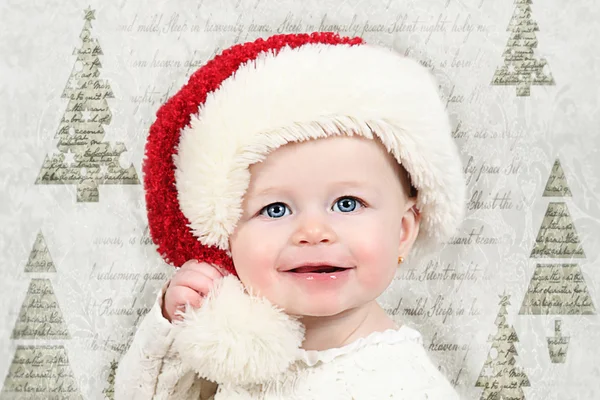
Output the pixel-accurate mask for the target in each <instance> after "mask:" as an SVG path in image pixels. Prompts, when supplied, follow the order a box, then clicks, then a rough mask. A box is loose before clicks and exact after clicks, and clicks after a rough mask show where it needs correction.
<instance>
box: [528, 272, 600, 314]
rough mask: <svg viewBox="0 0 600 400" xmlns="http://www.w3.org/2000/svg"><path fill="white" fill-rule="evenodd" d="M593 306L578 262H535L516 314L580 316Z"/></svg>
mask: <svg viewBox="0 0 600 400" xmlns="http://www.w3.org/2000/svg"><path fill="white" fill-rule="evenodd" d="M595 313H596V309H595V307H594V304H593V303H592V298H591V297H590V294H589V292H588V290H587V286H586V284H585V281H584V279H583V275H582V274H581V269H580V268H579V265H577V264H537V265H536V267H535V271H534V272H533V277H532V278H531V282H530V283H529V287H528V289H527V293H526V294H525V298H524V299H523V304H522V305H521V310H520V311H519V314H521V315H523V314H529V315H582V314H595Z"/></svg>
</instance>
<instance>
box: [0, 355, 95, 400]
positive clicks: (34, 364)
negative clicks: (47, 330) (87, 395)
mask: <svg viewBox="0 0 600 400" xmlns="http://www.w3.org/2000/svg"><path fill="white" fill-rule="evenodd" d="M0 399H3V400H9V399H10V400H15V399H61V400H62V399H65V400H82V399H83V397H82V396H81V393H80V392H79V387H78V385H77V380H76V379H75V377H74V375H73V371H72V369H71V366H70V364H69V358H68V356H67V351H66V349H65V348H64V346H60V345H59V346H21V345H19V346H17V350H16V351H15V356H14V358H13V362H12V364H11V366H10V368H9V371H8V375H7V377H6V380H5V381H4V386H3V388H2V392H0Z"/></svg>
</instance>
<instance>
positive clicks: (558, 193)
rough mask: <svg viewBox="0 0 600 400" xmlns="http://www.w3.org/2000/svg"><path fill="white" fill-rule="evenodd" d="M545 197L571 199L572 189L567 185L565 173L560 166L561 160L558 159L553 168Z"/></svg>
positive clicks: (545, 190)
mask: <svg viewBox="0 0 600 400" xmlns="http://www.w3.org/2000/svg"><path fill="white" fill-rule="evenodd" d="M542 196H543V197H567V196H568V197H571V196H572V194H571V189H569V185H568V184H567V178H566V177H565V172H564V171H563V169H562V166H561V165H560V160H559V159H558V158H557V159H556V160H555V161H554V165H553V166H552V171H551V172H550V176H549V177H548V181H547V182H546V187H545V188H544V194H543V195H542Z"/></svg>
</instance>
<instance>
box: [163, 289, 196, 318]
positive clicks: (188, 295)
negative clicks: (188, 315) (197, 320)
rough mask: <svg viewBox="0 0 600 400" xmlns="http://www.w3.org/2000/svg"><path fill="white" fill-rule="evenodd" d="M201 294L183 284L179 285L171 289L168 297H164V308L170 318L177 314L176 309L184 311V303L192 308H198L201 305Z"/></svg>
mask: <svg viewBox="0 0 600 400" xmlns="http://www.w3.org/2000/svg"><path fill="white" fill-rule="evenodd" d="M202 300H203V299H202V296H201V295H199V294H198V293H197V292H196V291H195V290H193V289H190V288H187V287H185V286H179V287H177V288H176V290H174V291H173V293H172V294H171V296H170V298H169V299H166V304H165V308H166V311H167V313H168V314H169V316H170V317H171V318H173V317H174V316H175V315H177V311H178V310H179V311H181V312H183V311H185V306H186V304H189V305H190V306H191V307H192V308H199V307H200V306H201V305H202Z"/></svg>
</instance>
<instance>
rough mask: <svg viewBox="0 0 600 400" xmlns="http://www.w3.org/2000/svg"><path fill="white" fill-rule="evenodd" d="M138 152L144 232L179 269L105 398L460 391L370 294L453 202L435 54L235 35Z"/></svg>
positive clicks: (415, 251) (443, 220)
mask: <svg viewBox="0 0 600 400" xmlns="http://www.w3.org/2000/svg"><path fill="white" fill-rule="evenodd" d="M146 155H147V159H146V160H145V164H144V172H145V177H144V179H145V189H146V201H147V207H148V219H149V224H150V232H151V235H152V237H153V240H154V241H155V242H156V243H157V244H158V250H159V252H160V253H161V255H163V257H164V258H165V259H166V260H167V261H168V262H170V263H172V264H173V265H175V266H176V267H180V268H178V270H177V272H176V273H175V274H174V276H173V277H172V278H171V280H170V281H169V282H167V283H166V284H165V285H164V286H163V288H162V290H161V291H160V293H158V296H157V298H156V302H155V305H154V307H153V308H152V310H151V311H150V313H149V314H148V315H147V316H146V317H145V318H144V320H143V321H142V323H141V325H140V326H139V328H138V330H137V332H136V335H135V338H134V340H133V343H132V345H131V347H130V349H129V350H128V352H127V354H126V355H125V356H124V357H123V359H122V360H121V362H120V365H119V368H118V370H117V375H116V382H115V399H117V400H118V399H151V398H160V399H194V400H196V399H215V400H220V399H349V400H350V399H356V400H363V399H384V398H385V399H388V398H394V399H411V400H418V399H429V400H435V399H440V400H441V399H444V400H448V399H458V395H457V394H456V392H455V390H454V389H453V388H452V386H451V385H450V384H449V382H448V381H447V380H446V378H445V377H443V376H442V375H441V373H440V372H439V371H438V369H437V368H436V367H435V365H433V363H432V362H431V360H430V359H429V357H428V356H427V354H426V352H425V349H424V348H423V342H422V337H421V335H420V333H419V332H417V331H416V330H414V329H412V328H410V327H408V326H407V325H403V324H399V323H396V322H395V321H394V320H392V319H391V318H390V317H389V316H388V315H387V314H386V313H385V311H384V310H383V309H382V308H381V306H380V305H379V304H378V303H377V301H376V299H377V298H378V297H379V296H380V295H381V294H382V292H383V291H384V290H385V289H386V288H387V287H388V286H389V285H390V283H391V282H392V280H393V278H394V275H395V273H396V270H397V268H398V264H401V263H402V262H403V261H404V259H405V258H408V254H409V252H410V254H411V257H412V256H413V255H417V256H418V255H421V254H424V253H425V252H426V251H427V250H430V249H432V248H433V247H434V246H435V245H436V244H439V243H440V242H441V241H442V240H444V239H445V238H447V237H448V236H449V235H451V234H452V233H453V232H454V230H455V229H456V227H457V226H458V224H459V223H460V221H461V219H462V216H463V203H464V196H465V194H464V190H465V183H464V178H463V175H462V164H461V161H460V157H459V155H458V151H457V149H456V146H455V145H454V143H453V141H452V138H451V135H450V128H449V123H448V119H447V116H446V114H445V110H444V107H443V105H442V103H441V101H440V99H439V95H438V93H437V89H436V84H435V81H434V80H433V79H432V77H431V76H430V75H429V72H428V71H427V70H425V69H424V68H422V67H421V66H419V65H418V64H417V63H416V62H414V61H411V60H408V59H406V58H404V57H401V56H400V55H397V54H394V53H392V52H390V51H388V50H385V49H382V48H378V47H372V46H368V45H366V44H363V43H362V40H361V39H359V38H342V37H339V36H338V35H335V34H330V33H314V34H311V35H307V34H302V35H277V36H273V37H271V38H268V39H266V40H263V39H259V40H257V41H255V42H252V43H246V44H244V45H237V46H234V47H232V48H231V49H228V50H226V51H224V52H223V53H222V54H221V55H220V56H217V57H215V59H213V60H211V61H210V62H208V63H207V64H206V65H205V66H204V67H202V68H201V69H200V70H198V71H197V72H196V73H195V74H194V75H193V76H192V77H191V78H190V82H188V84H187V85H186V86H185V87H184V88H183V89H181V91H180V92H179V93H178V94H176V95H175V96H174V97H173V98H172V99H170V100H169V101H168V102H167V103H166V104H165V105H164V106H163V107H162V108H161V110H159V112H158V114H157V121H156V122H155V124H154V125H153V126H152V128H151V132H150V135H149V137H148V143H147V146H146ZM173 183H174V184H173Z"/></svg>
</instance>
